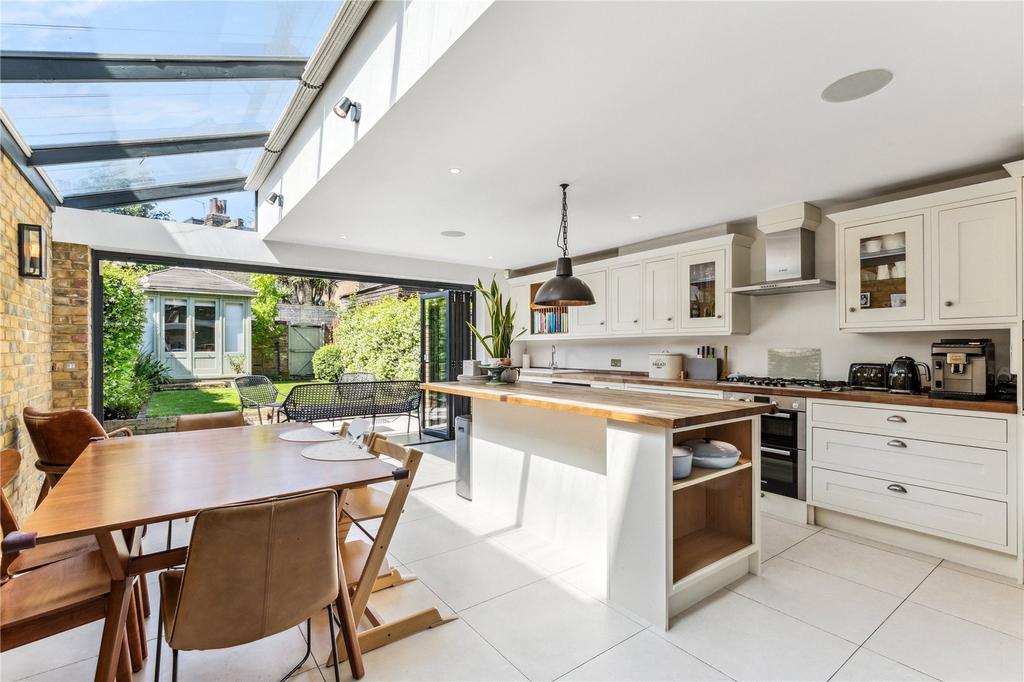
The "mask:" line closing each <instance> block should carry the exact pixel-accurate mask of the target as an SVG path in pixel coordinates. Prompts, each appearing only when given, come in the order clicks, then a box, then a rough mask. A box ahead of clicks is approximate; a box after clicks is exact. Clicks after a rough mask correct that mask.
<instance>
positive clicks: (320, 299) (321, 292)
mask: <svg viewBox="0 0 1024 682" xmlns="http://www.w3.org/2000/svg"><path fill="white" fill-rule="evenodd" d="M277 281H278V283H279V284H280V285H281V286H283V287H285V288H286V289H288V290H290V291H289V292H288V293H286V294H285V298H286V299H287V301H288V302H289V303H296V304H298V305H305V304H307V303H309V304H310V305H325V304H326V303H327V302H328V301H330V300H331V297H332V296H333V295H334V292H335V291H337V289H338V280H334V279H326V278H324V277H292V276H290V275H278V276H277Z"/></svg>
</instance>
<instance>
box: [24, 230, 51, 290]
mask: <svg viewBox="0 0 1024 682" xmlns="http://www.w3.org/2000/svg"><path fill="white" fill-rule="evenodd" d="M18 274H19V275H21V276H22V277H34V278H36V279H44V278H45V277H46V232H45V231H44V230H43V226H42V225H26V224H24V223H19V224H18Z"/></svg>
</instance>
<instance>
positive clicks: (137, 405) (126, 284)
mask: <svg viewBox="0 0 1024 682" xmlns="http://www.w3.org/2000/svg"><path fill="white" fill-rule="evenodd" d="M102 278H103V413H104V416H105V417H106V418H108V419H129V418H132V417H135V416H136V415H137V414H138V412H139V409H141V408H142V405H143V404H144V403H145V402H146V400H147V399H148V398H149V392H150V386H149V384H148V383H146V381H144V380H142V379H141V378H140V377H139V376H138V375H137V374H136V372H135V366H136V363H137V362H138V361H139V354H140V351H139V347H140V345H141V342H142V332H143V329H144V326H145V323H146V294H145V292H144V291H143V290H142V285H141V283H140V282H139V272H138V270H136V269H134V268H132V267H131V266H127V265H121V264H118V263H104V264H103V271H102Z"/></svg>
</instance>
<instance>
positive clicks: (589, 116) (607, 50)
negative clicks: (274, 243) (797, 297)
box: [269, 2, 1024, 267]
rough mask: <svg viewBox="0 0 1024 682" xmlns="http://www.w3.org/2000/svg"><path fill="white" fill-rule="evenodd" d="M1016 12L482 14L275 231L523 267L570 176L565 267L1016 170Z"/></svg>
mask: <svg viewBox="0 0 1024 682" xmlns="http://www.w3.org/2000/svg"><path fill="white" fill-rule="evenodd" d="M1022 8H1024V4H1022V3H1019V2H1006V3H999V4H995V3H939V2H929V3H801V2H792V3H789V2H787V3H771V2H765V3H749V4H748V3H726V2H716V3H703V2H702V3H639V2H631V3H626V2H615V3H611V2H608V3H577V2H569V3H554V2H503V3H496V4H495V5H494V6H493V7H492V8H490V9H489V10H487V11H486V12H485V13H484V15H483V16H482V17H481V18H480V19H479V20H478V21H477V22H476V23H475V24H474V25H473V26H472V27H471V28H470V29H469V30H468V32H467V33H466V34H465V35H464V36H463V37H462V38H460V39H459V40H458V41H457V42H456V43H455V45H454V46H452V47H451V48H450V50H449V51H448V52H447V54H445V55H444V56H443V57H442V58H441V59H440V60H439V61H438V63H437V64H435V65H434V67H432V68H431V69H430V71H428V72H427V74H426V75H425V76H424V77H423V78H422V79H421V80H420V82H418V83H417V84H416V85H415V86H414V87H413V88H412V89H411V90H410V91H409V92H408V93H407V94H406V95H405V96H404V97H403V98H402V99H401V100H400V101H399V102H398V103H397V104H396V106H395V107H394V108H393V109H392V110H391V111H390V112H389V113H388V114H387V115H386V116H385V117H384V119H383V120H382V121H381V122H380V123H378V124H377V126H376V127H375V128H374V129H373V130H372V131H370V133H369V134H367V136H366V137H365V138H363V139H362V140H361V141H360V142H359V143H358V144H357V145H356V146H355V147H354V148H353V150H352V151H351V152H349V153H348V154H347V156H346V157H345V158H343V159H342V160H341V161H340V162H339V163H338V164H337V166H336V167H335V168H334V169H333V170H332V171H331V172H330V173H329V174H327V175H326V176H325V178H324V179H323V180H322V181H321V182H320V183H319V185H318V186H317V187H315V188H314V189H313V190H312V191H311V192H310V193H309V194H308V195H307V196H306V197H305V198H304V199H303V200H302V202H301V203H300V204H298V205H297V206H295V208H294V209H293V210H292V211H290V212H289V214H288V215H287V216H286V218H285V219H284V220H283V221H282V223H281V224H280V225H278V226H277V227H276V228H275V229H274V230H273V231H272V232H271V233H270V235H269V237H270V238H271V239H274V240H284V241H298V242H304V243H312V244H317V243H323V244H325V245H330V246H332V247H337V246H338V234H339V233H342V232H344V234H346V235H347V240H346V242H345V246H346V248H352V249H356V250H362V251H372V252H378V253H394V254H399V255H408V256H416V257H420V258H429V259H436V260H444V261H452V262H463V263H475V264H479V265H489V266H495V267H522V266H526V265H530V264H534V263H538V262H541V261H546V260H551V259H552V258H554V256H555V255H557V254H556V249H555V245H554V240H555V233H556V230H557V227H558V223H559V218H560V205H559V204H560V190H559V188H558V184H559V183H560V182H563V181H565V182H569V183H571V185H572V186H571V188H570V190H569V246H570V254H572V253H577V254H578V253H585V252H590V251H595V250H600V249H605V248H610V247H615V246H619V245H622V244H626V243H630V242H635V241H639V240H643V239H647V238H652V237H657V236H661V235H665V234H671V233H674V232H679V231H684V230H688V229H694V228H698V227H702V226H706V225H710V224H715V223H719V222H724V221H729V220H738V219H743V218H749V217H751V216H753V215H755V214H756V213H757V211H758V210H760V209H764V208H770V207H774V206H779V205H783V204H787V203H791V202H794V201H805V200H806V201H811V202H815V201H818V202H822V201H830V200H841V199H846V198H855V197H860V196H866V195H869V194H870V193H871V192H873V191H877V190H878V189H879V188H882V187H887V186H891V185H893V184H897V183H904V182H909V181H913V180H915V179H919V178H926V177H929V176H933V175H937V174H943V173H949V172H955V171H958V170H960V169H966V168H973V167H978V166H981V165H985V164H993V165H995V164H996V163H997V162H1003V161H1008V160H1012V159H1014V158H1020V157H1021V156H1022V155H1024V123H1022V118H1024V37H1022V33H1024V29H1022V26H1024V15H1022ZM871 68H885V69H889V70H891V71H893V72H894V74H895V78H894V79H893V82H892V83H891V84H890V85H889V86H888V87H887V88H885V89H884V90H882V91H881V92H879V93H876V94H874V95H871V96H869V97H868V98H866V99H863V100H859V101H855V102H850V103H846V104H828V103H825V102H823V101H821V99H820V93H821V90H822V89H823V88H824V87H825V86H826V85H828V84H829V83H831V82H832V81H834V80H836V79H837V78H840V77H842V76H846V75H848V74H850V73H853V72H856V71H861V70H864V69H871ZM452 166H457V167H460V168H462V169H463V172H462V173H461V174H460V175H452V174H450V173H448V168H449V167H452ZM633 214H640V215H642V219H641V220H639V221H633V220H630V216H631V215H633ZM442 230H463V231H465V232H466V233H467V236H466V237H464V238H461V239H451V238H445V237H441V236H440V235H439V233H440V232H441V231H442ZM488 256H492V257H493V259H491V260H489V259H488Z"/></svg>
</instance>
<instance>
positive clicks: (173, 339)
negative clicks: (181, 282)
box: [164, 300, 188, 353]
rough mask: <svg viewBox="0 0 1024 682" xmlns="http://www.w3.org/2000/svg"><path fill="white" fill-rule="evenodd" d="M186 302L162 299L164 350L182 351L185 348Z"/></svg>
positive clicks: (186, 327) (170, 351)
mask: <svg viewBox="0 0 1024 682" xmlns="http://www.w3.org/2000/svg"><path fill="white" fill-rule="evenodd" d="M187 332H188V302H187V301H182V300H173V301H164V351H166V352H168V353H183V352H185V350H187V346H186V343H187Z"/></svg>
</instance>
